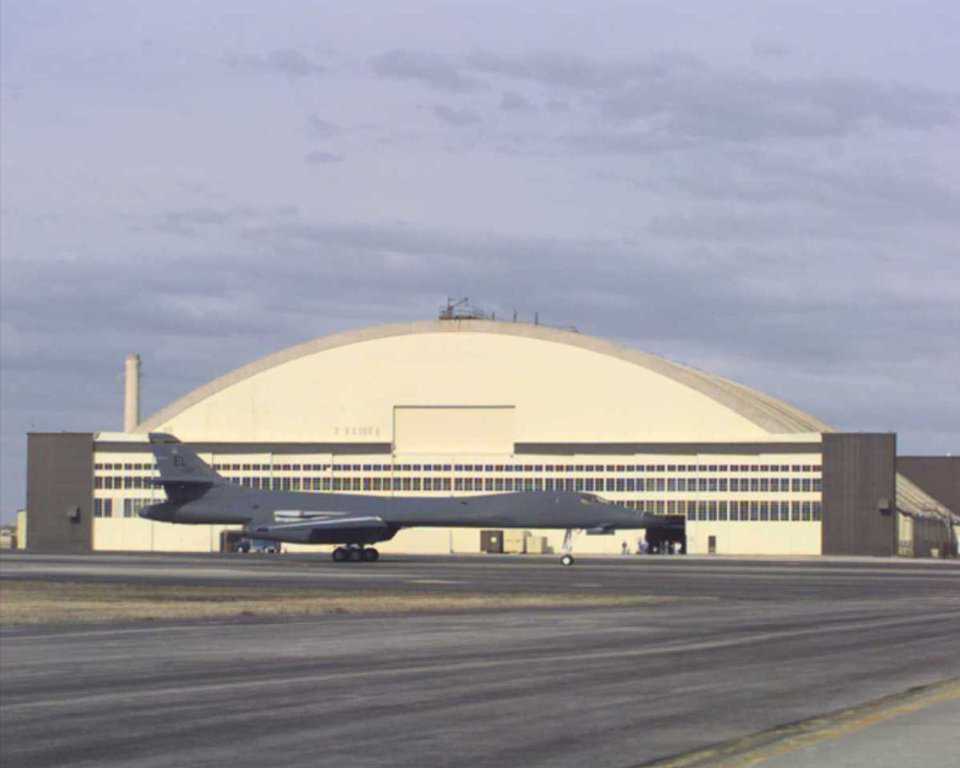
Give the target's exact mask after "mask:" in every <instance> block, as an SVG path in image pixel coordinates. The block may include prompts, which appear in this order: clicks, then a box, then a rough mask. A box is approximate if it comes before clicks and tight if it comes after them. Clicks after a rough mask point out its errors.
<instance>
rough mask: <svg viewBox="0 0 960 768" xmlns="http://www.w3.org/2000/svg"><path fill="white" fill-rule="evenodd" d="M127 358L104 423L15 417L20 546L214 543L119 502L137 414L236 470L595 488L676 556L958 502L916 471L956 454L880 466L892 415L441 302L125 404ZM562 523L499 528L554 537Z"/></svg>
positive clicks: (942, 513)
mask: <svg viewBox="0 0 960 768" xmlns="http://www.w3.org/2000/svg"><path fill="white" fill-rule="evenodd" d="M138 371H139V360H138V359H136V360H134V359H132V358H131V359H128V363H127V372H128V386H127V399H126V403H125V414H126V422H127V423H126V425H125V430H124V431H123V432H120V433H116V432H100V433H92V434H91V433H83V434H64V433H45V434H31V435H30V436H29V440H28V447H29V450H28V498H27V510H28V512H27V518H28V520H27V533H26V535H27V538H28V542H29V546H30V548H34V549H46V550H59V551H90V550H124V551H127V550H136V551H211V550H218V549H221V548H222V547H224V546H226V545H227V543H228V542H229V541H231V539H232V538H233V536H232V534H231V532H230V531H228V530H226V529H223V528H222V527H216V526H196V527H193V526H173V525H170V524H165V523H157V522H152V521H147V520H143V519H140V518H139V517H138V515H137V513H138V511H139V509H140V508H141V507H142V506H143V505H144V504H146V503H148V502H150V501H153V500H156V499H157V498H159V494H160V493H161V492H160V491H158V490H157V489H156V488H155V487H154V486H153V485H152V484H151V478H152V477H153V476H155V469H154V466H153V461H152V456H151V454H150V452H149V447H148V443H147V435H148V433H150V432H168V433H171V434H173V435H176V436H177V437H178V438H179V439H180V440H182V441H183V442H185V443H188V444H190V445H191V446H192V447H193V448H194V449H195V450H197V451H198V452H199V453H200V455H201V456H203V457H204V458H205V459H206V460H207V461H208V462H209V463H210V464H211V465H213V466H214V467H215V468H216V469H217V470H218V471H219V472H220V473H221V474H222V475H223V476H224V477H227V478H229V479H230V480H231V481H232V482H235V483H238V484H242V485H246V486H249V487H253V488H273V489H282V490H299V491H306V492H316V493H324V492H330V493H360V494H376V495H386V496H430V497H436V496H438V495H446V496H460V495H471V494H480V493H499V492H509V491H520V490H530V491H534V490H550V489H566V490H575V491H583V492H588V493H596V494H599V495H601V496H604V497H606V498H608V499H610V500H612V501H615V502H617V503H620V504H624V505H626V506H630V507H634V508H640V509H645V510H648V511H651V512H655V513H657V514H661V515H673V516H677V517H678V518H682V519H683V520H684V521H685V535H684V539H683V541H682V545H683V546H684V548H685V551H687V552H690V553H716V554H741V555H827V554H855V555H878V556H884V555H894V554H898V553H899V554H902V555H913V554H930V552H931V550H934V551H939V552H944V551H947V550H949V549H951V547H953V546H955V537H956V534H955V531H954V528H953V523H954V522H955V521H956V518H955V516H953V514H952V512H951V510H950V508H948V503H950V504H955V503H957V499H956V498H953V497H951V498H950V499H943V498H937V497H936V496H935V495H933V494H931V493H930V492H928V490H927V489H926V488H927V486H929V485H931V483H932V484H933V485H936V484H937V483H942V484H944V487H947V486H948V485H949V482H948V481H947V480H943V477H944V475H946V476H949V475H950V474H951V473H956V472H957V470H958V466H957V464H956V463H950V462H949V461H948V462H946V463H942V465H938V467H936V468H934V469H928V470H927V471H926V474H924V472H920V471H915V472H914V473H913V474H911V477H912V479H908V477H907V476H905V475H904V474H903V473H898V457H897V455H896V435H894V434H860V433H841V432H837V431H835V430H833V429H831V428H830V426H829V425H827V424H825V423H823V422H822V421H820V420H819V419H817V418H816V417H814V416H811V415H809V414H806V413H804V412H802V411H800V410H798V409H796V408H794V407H792V406H790V405H788V404H786V403H784V402H782V401H780V400H777V399H775V398H773V397H770V396H769V395H765V394H762V393H760V392H757V391H755V390H752V389H749V388H747V387H745V386H742V385H740V384H736V383H734V382H732V381H729V380H726V379H723V378H720V377H718V376H714V375H710V374H707V373H704V372H702V371H698V370H695V369H692V368H689V367H686V366H682V365H678V364H676V363H673V362H670V361H668V360H665V359H663V358H661V357H656V356H653V355H649V354H645V353H643V352H639V351H636V350H633V349H630V348H627V347H623V346H620V345H617V344H614V343H611V342H608V341H604V340H601V339H597V338H592V337H590V336H586V335H583V334H580V333H577V332H573V331H566V330H558V329H555V328H550V327H545V326H541V325H536V324H534V325H530V324H525V323H506V322H495V321H492V320H486V319H441V320H437V321H431V322H419V323H410V324H401V325H388V326H380V327H374V328H368V329H363V330H357V331H352V332H348V333H342V334H336V335H332V336H326V337H323V338H319V339H316V340H313V341H310V342H307V343H305V344H300V345H298V346H295V347H291V348H289V349H284V350H281V351H279V352H276V353H275V354H272V355H269V356H267V357H265V358H263V359H261V360H257V361H256V362H253V363H251V364H249V365H247V366H244V367H242V368H240V369H238V370H235V371H233V372H231V373H228V374H227V375H225V376H223V377H221V378H219V379H216V380H215V381H212V382H210V383H208V384H206V385H204V386H202V387H199V388H198V389H196V390H194V391H193V392H191V393H189V394H187V395H186V396H185V397H183V398H181V399H180V400H177V401H176V402H174V403H171V404H170V405H169V406H167V407H166V408H163V409H162V410H161V411H159V412H158V413H156V414H154V415H152V416H150V417H149V418H147V419H145V420H142V421H141V420H140V419H139V414H138V413H137V405H136V403H137V401H138V397H139V381H138ZM901 461H902V459H901ZM931 477H933V478H934V479H933V480H931ZM941 495H942V494H941ZM561 537H562V532H554V531H530V532H527V534H525V535H524V536H522V537H520V539H519V541H520V544H517V543H516V542H517V541H518V538H517V536H516V535H515V534H514V535H512V536H510V537H508V539H509V540H510V541H512V542H514V544H513V546H514V547H516V548H519V549H523V548H524V547H525V546H526V544H525V542H527V541H529V542H531V546H530V547H529V548H530V549H534V548H536V549H537V550H545V551H551V550H556V549H557V548H558V547H559V542H560V538H561ZM643 537H644V533H643V532H642V531H624V532H618V533H617V534H615V535H612V536H587V535H582V536H580V537H579V538H577V539H575V543H574V547H575V552H579V553H583V554H587V553H591V552H620V551H622V549H623V548H624V545H626V548H627V549H628V550H629V551H637V549H638V548H639V547H640V546H641V545H642V539H643ZM491 540H493V541H500V542H502V541H503V540H504V537H502V536H501V537H499V538H498V537H497V536H495V535H494V536H491V535H490V534H487V535H486V536H485V537H482V536H481V532H479V531H476V530H463V529H449V530H447V529H411V530H405V531H401V532H400V533H399V534H398V535H397V537H396V538H395V539H394V540H393V541H391V542H388V543H386V544H384V545H383V546H382V547H381V550H382V551H383V552H384V553H389V552H420V553H425V552H436V553H449V552H478V551H480V549H481V546H482V542H486V543H487V544H486V546H490V545H489V542H490V541H491ZM533 542H536V544H535V545H534V544H533ZM652 543H654V544H657V545H660V544H661V542H652Z"/></svg>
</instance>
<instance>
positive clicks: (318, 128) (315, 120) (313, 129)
mask: <svg viewBox="0 0 960 768" xmlns="http://www.w3.org/2000/svg"><path fill="white" fill-rule="evenodd" d="M306 126H307V134H308V135H309V136H310V137H311V138H314V139H332V138H333V137H334V136H339V135H340V134H341V133H342V132H343V131H342V129H341V128H340V126H339V125H336V124H335V123H331V122H329V121H327V120H323V119H322V118H320V116H319V115H312V114H311V115H307V117H306Z"/></svg>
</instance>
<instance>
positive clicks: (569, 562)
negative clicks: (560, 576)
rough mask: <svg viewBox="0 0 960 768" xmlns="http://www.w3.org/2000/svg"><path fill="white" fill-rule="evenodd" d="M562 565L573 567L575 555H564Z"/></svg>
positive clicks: (561, 559)
mask: <svg viewBox="0 0 960 768" xmlns="http://www.w3.org/2000/svg"><path fill="white" fill-rule="evenodd" d="M560 564H561V565H573V555H564V556H563V557H561V558H560Z"/></svg>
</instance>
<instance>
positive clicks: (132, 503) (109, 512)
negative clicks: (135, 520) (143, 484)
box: [93, 499, 157, 517]
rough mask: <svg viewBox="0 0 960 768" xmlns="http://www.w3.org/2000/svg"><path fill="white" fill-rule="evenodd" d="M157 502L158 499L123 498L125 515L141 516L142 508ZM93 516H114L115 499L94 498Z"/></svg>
mask: <svg viewBox="0 0 960 768" xmlns="http://www.w3.org/2000/svg"><path fill="white" fill-rule="evenodd" d="M117 501H120V499H117ZM156 503H157V502H156V499H123V516H124V517H139V516H140V510H141V509H143V508H144V507H146V506H148V505H149V504H156ZM118 511H119V510H118ZM93 516H94V517H113V499H94V500H93ZM118 516H119V515H118Z"/></svg>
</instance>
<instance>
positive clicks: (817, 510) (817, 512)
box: [812, 501, 823, 520]
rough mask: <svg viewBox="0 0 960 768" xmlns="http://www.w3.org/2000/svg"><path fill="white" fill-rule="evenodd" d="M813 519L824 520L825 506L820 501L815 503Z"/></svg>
mask: <svg viewBox="0 0 960 768" xmlns="http://www.w3.org/2000/svg"><path fill="white" fill-rule="evenodd" d="M812 511H813V519H814V520H821V519H822V518H823V505H822V504H821V503H820V502H819V501H815V502H813V510H812Z"/></svg>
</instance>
